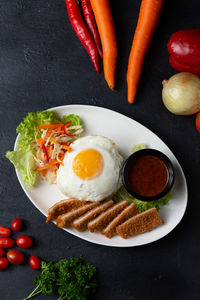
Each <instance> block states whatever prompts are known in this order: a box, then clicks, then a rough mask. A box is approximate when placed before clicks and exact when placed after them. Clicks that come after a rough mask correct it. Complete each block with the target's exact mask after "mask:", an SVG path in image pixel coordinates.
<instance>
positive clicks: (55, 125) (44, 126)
mask: <svg viewBox="0 0 200 300" xmlns="http://www.w3.org/2000/svg"><path fill="white" fill-rule="evenodd" d="M63 125H64V124H63V123H57V124H47V125H40V126H38V127H37V129H49V128H50V129H54V128H57V127H60V126H63Z"/></svg>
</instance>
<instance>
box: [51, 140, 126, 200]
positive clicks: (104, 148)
mask: <svg viewBox="0 0 200 300" xmlns="http://www.w3.org/2000/svg"><path fill="white" fill-rule="evenodd" d="M70 146H71V148H72V151H71V152H67V153H66V154H65V157H64V160H63V163H64V166H60V168H59V170H58V172H57V186H58V188H59V189H60V191H61V192H62V193H63V194H64V195H65V196H68V197H74V198H77V199H79V200H86V201H101V200H103V199H105V198H107V197H109V196H111V195H112V194H113V193H115V192H116V191H117V190H118V189H119V188H120V186H121V178H120V172H121V167H122V162H123V158H122V156H121V155H120V154H119V152H118V149H117V147H116V145H115V143H114V142H113V141H112V140H110V139H108V138H106V137H103V136H99V135H88V136H85V137H82V138H79V139H78V140H76V141H75V142H73V143H72V144H71V145H70ZM88 149H95V150H96V151H98V152H99V153H100V154H101V156H102V158H103V169H102V171H101V173H100V174H99V175H98V176H97V177H95V178H92V179H89V180H83V179H81V178H80V177H78V176H77V175H76V174H75V173H74V171H73V167H72V164H73V159H74V158H75V156H76V155H77V154H78V153H79V152H81V151H84V150H88Z"/></svg>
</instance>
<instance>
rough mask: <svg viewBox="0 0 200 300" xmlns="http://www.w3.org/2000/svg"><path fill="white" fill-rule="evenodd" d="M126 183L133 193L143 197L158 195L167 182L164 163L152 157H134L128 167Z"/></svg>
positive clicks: (166, 170)
mask: <svg viewBox="0 0 200 300" xmlns="http://www.w3.org/2000/svg"><path fill="white" fill-rule="evenodd" d="M128 173H129V175H128V181H129V183H130V186H131V188H132V189H133V191H134V192H135V193H137V194H138V195H141V196H143V197H153V196H156V195H158V194H160V193H161V192H162V191H163V190H164V189H165V187H166V185H167V182H168V177H169V174H168V169H167V167H166V165H165V163H164V162H163V161H162V160H161V159H160V158H158V157H156V156H153V155H143V156H138V157H136V158H135V159H134V160H133V161H132V162H131V164H130V167H129V172H128Z"/></svg>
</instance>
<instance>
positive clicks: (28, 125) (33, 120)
mask: <svg viewBox="0 0 200 300" xmlns="http://www.w3.org/2000/svg"><path fill="white" fill-rule="evenodd" d="M60 121H61V120H60V118H59V116H58V114H57V113H56V112H55V111H53V110H46V111H37V112H33V113H28V115H27V116H26V117H25V118H24V120H23V122H21V123H20V124H19V126H17V133H19V134H20V138H19V141H18V143H17V149H18V150H25V148H26V147H29V145H30V143H31V142H32V141H34V140H35V139H38V138H39V137H40V136H41V130H39V129H37V126H39V125H45V124H55V123H58V122H60Z"/></svg>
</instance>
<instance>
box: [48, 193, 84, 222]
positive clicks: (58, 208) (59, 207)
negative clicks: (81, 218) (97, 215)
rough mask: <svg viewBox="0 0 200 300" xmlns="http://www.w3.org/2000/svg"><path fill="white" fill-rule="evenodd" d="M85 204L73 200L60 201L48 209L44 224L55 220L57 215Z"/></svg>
mask: <svg viewBox="0 0 200 300" xmlns="http://www.w3.org/2000/svg"><path fill="white" fill-rule="evenodd" d="M86 203H87V202H86V201H81V200H78V199H75V198H70V199H65V200H61V201H59V202H57V203H56V204H54V205H53V206H51V207H50V208H49V210H48V216H47V219H46V222H47V223H48V222H50V221H52V220H56V219H57V217H58V216H59V215H62V214H64V213H66V212H69V211H71V210H72V209H76V208H78V207H81V206H83V205H85V204H86Z"/></svg>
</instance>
